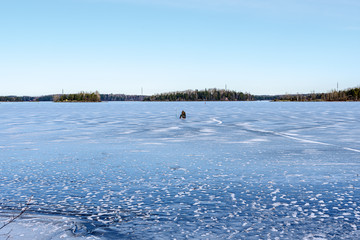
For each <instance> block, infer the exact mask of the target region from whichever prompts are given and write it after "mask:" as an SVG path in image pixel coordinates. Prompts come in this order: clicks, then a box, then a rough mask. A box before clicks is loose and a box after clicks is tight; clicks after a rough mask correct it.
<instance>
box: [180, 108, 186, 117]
mask: <svg viewBox="0 0 360 240" xmlns="http://www.w3.org/2000/svg"><path fill="white" fill-rule="evenodd" d="M181 118H183V119H185V118H186V113H185V111H184V110H183V111H182V112H181V114H180V119H181Z"/></svg>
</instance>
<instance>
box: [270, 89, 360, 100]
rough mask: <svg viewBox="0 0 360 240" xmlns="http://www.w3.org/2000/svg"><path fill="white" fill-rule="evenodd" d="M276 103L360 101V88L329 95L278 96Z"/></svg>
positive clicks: (329, 93)
mask: <svg viewBox="0 0 360 240" xmlns="http://www.w3.org/2000/svg"><path fill="white" fill-rule="evenodd" d="M273 100H274V101H292V102H309V101H359V100H360V88H359V87H357V88H349V89H346V90H342V91H336V90H332V91H330V92H328V93H309V94H292V95H289V94H288V95H280V96H277V97H276V98H275V99H273Z"/></svg>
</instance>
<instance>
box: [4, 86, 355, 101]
mask: <svg viewBox="0 0 360 240" xmlns="http://www.w3.org/2000/svg"><path fill="white" fill-rule="evenodd" d="M35 101H54V102H101V101H291V102H310V101H360V87H355V88H349V89H346V90H341V91H337V90H332V91H329V92H327V93H315V92H313V93H308V94H284V95H252V94H250V93H246V92H245V93H243V92H237V91H232V90H225V89H216V88H211V89H205V90H186V91H177V92H169V93H161V94H155V95H152V96H144V95H126V94H100V93H99V92H98V91H95V92H90V93H86V92H80V93H76V94H52V95H44V96H39V97H31V96H0V102H35Z"/></svg>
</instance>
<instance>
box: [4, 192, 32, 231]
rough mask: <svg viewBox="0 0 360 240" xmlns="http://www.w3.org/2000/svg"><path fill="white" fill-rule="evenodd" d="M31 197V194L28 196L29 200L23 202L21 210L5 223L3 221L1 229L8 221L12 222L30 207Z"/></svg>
mask: <svg viewBox="0 0 360 240" xmlns="http://www.w3.org/2000/svg"><path fill="white" fill-rule="evenodd" d="M31 199H32V196H31V197H30V198H29V200H28V201H27V203H26V204H25V207H23V208H22V209H21V212H20V213H19V214H18V215H16V216H12V217H11V218H10V219H9V220H8V221H7V222H6V223H4V224H3V225H2V226H1V227H0V230H1V229H3V228H4V227H6V226H7V225H9V224H10V223H12V222H14V221H15V220H16V219H17V218H19V217H20V216H21V215H23V214H24V212H26V210H28V209H29V207H30V203H31Z"/></svg>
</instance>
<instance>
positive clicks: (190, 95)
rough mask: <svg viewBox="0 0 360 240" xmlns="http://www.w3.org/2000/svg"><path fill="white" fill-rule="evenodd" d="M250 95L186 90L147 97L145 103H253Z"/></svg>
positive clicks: (210, 90) (222, 90)
mask: <svg viewBox="0 0 360 240" xmlns="http://www.w3.org/2000/svg"><path fill="white" fill-rule="evenodd" d="M252 100H254V96H253V95H251V94H250V93H243V92H236V91H230V90H224V89H216V88H212V89H205V90H200V91H199V90H186V91H181V92H170V93H161V94H156V95H152V96H149V97H145V99H144V101H252Z"/></svg>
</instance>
